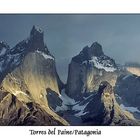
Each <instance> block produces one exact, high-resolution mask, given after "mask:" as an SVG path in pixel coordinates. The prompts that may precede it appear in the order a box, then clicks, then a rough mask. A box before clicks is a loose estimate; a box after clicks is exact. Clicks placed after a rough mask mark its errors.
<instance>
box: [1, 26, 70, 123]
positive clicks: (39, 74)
mask: <svg viewBox="0 0 140 140" xmlns="http://www.w3.org/2000/svg"><path fill="white" fill-rule="evenodd" d="M43 38H44V34H43V32H42V31H41V30H40V29H37V28H36V27H35V26H33V28H32V30H31V32H30V36H29V38H28V39H26V40H23V41H21V42H19V43H18V44H17V45H16V46H15V47H13V48H11V49H9V51H8V53H7V54H6V55H5V56H4V57H3V58H2V59H0V82H1V85H0V87H1V89H0V96H1V94H3V93H4V92H6V93H9V96H10V95H12V97H16V99H17V100H18V101H19V102H21V103H23V107H24V106H25V108H26V105H25V104H28V103H29V108H30V103H33V104H34V105H33V108H34V107H35V106H36V104H37V106H38V109H39V110H40V109H42V110H43V112H42V111H41V112H38V113H39V114H40V118H45V117H46V119H47V120H46V119H45V120H44V121H43V123H44V124H45V125H47V124H48V125H49V122H50V121H51V119H52V120H53V118H54V120H56V121H57V120H58V121H59V122H63V121H64V122H66V121H65V120H63V119H62V118H60V117H59V116H58V115H57V114H55V113H54V112H53V111H51V110H50V109H49V107H48V100H47V97H46V96H47V94H49V91H48V89H50V90H51V91H53V92H55V93H56V94H57V95H59V94H60V88H61V86H62V85H63V83H62V82H61V80H60V79H59V76H58V74H57V71H56V66H55V59H54V57H53V56H52V55H51V54H50V52H49V51H48V49H47V47H46V45H45V44H44V39H43ZM3 100H4V98H3V99H2V102H3ZM8 100H9V99H8ZM7 102H9V101H7ZM53 102H54V101H53ZM0 104H1V103H0ZM31 108H32V107H31ZM16 109H18V104H14V108H12V106H9V110H12V113H13V112H14V111H15V114H16V115H19V117H22V116H23V117H25V118H26V114H22V113H21V114H20V113H19V114H18V111H17V112H16ZM34 109H35V110H37V109H36V107H35V108H34ZM0 110H5V108H4V105H2V106H0ZM19 112H20V111H19ZM27 112H28V111H27ZM12 113H11V112H9V111H8V112H7V113H6V116H5V118H6V119H9V118H8V116H10V118H11V119H12V116H11V114H12ZM29 113H30V111H29ZM42 113H43V114H42ZM16 115H15V116H16ZM47 116H48V117H47ZM27 117H28V116H27ZM52 117H53V118H52ZM33 118H34V115H33ZM1 119H2V120H3V116H0V124H1ZM9 121H11V120H10V119H9ZM39 121H40V120H39ZM45 121H46V122H45ZM47 121H49V122H47ZM54 122H55V121H54ZM38 123H39V122H38ZM60 124H61V123H60ZM65 124H68V123H67V122H66V123H65ZM6 125H7V124H6ZM40 125H42V124H41V123H40ZM56 125H57V123H56Z"/></svg>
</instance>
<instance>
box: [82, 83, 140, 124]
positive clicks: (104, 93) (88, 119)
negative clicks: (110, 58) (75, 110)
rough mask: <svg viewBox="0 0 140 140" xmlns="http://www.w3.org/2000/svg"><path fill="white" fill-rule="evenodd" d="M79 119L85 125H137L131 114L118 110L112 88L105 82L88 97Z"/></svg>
mask: <svg viewBox="0 0 140 140" xmlns="http://www.w3.org/2000/svg"><path fill="white" fill-rule="evenodd" d="M84 104H85V103H84ZM81 118H82V120H83V122H84V123H85V124H86V125H139V122H138V121H136V120H135V119H134V117H133V115H132V114H130V113H129V112H127V111H125V110H122V109H121V108H120V106H119V104H118V103H117V102H116V99H115V96H114V92H113V88H112V86H111V85H110V84H109V83H108V82H106V81H105V82H102V83H101V84H100V86H99V89H98V92H97V93H96V94H95V95H93V96H92V98H91V97H90V100H89V101H88V104H86V106H85V108H84V111H83V114H82V116H81Z"/></svg>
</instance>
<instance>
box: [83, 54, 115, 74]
mask: <svg viewBox="0 0 140 140" xmlns="http://www.w3.org/2000/svg"><path fill="white" fill-rule="evenodd" d="M88 62H89V63H90V64H93V65H94V66H95V67H96V68H97V69H103V70H105V71H107V72H114V71H115V70H116V68H115V67H114V66H113V64H112V62H111V60H110V59H106V58H105V57H96V56H93V57H92V58H91V60H86V61H83V63H82V64H87V63H88Z"/></svg>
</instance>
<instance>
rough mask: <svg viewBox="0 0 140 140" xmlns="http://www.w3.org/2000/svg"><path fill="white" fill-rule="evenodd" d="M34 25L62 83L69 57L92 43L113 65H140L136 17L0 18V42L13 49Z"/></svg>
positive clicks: (139, 29)
mask: <svg viewBox="0 0 140 140" xmlns="http://www.w3.org/2000/svg"><path fill="white" fill-rule="evenodd" d="M33 25H37V26H39V27H40V28H41V29H42V30H43V31H44V40H45V43H46V44H47V47H48V49H49V50H50V52H51V54H53V55H54V56H55V58H56V65H57V71H58V73H59V75H60V78H61V79H62V80H63V81H64V82H65V81H66V79H67V73H68V64H69V63H70V61H71V58H72V57H73V56H75V55H77V54H78V53H79V52H80V51H81V50H82V49H83V47H85V46H87V45H88V46H91V45H92V43H93V42H95V41H97V42H98V43H100V44H101V45H102V48H103V51H104V53H105V54H106V55H108V56H110V57H112V58H113V59H115V61H116V63H119V64H123V63H125V62H128V61H131V62H138V63H140V15H138V14H137V15H105V14H104V15H103V14H100V15H99V14H96V15H95V14H89V15H87V14H80V15H76V14H73V15H64V14H63V15H62V14H61V15H60V14H53V15H52V14H49V15H47V14H42V15H39V14H34V15H20V14H19V15H0V41H5V42H7V44H8V45H9V46H11V47H13V46H15V45H16V44H17V43H18V42H20V41H22V40H23V39H26V38H27V37H28V36H29V33H30V30H31V28H32V26H33Z"/></svg>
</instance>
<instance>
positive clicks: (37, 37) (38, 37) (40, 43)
mask: <svg viewBox="0 0 140 140" xmlns="http://www.w3.org/2000/svg"><path fill="white" fill-rule="evenodd" d="M30 43H31V46H32V47H31V48H30V49H31V50H33V51H34V50H40V51H46V49H47V47H46V46H45V45H44V32H43V31H42V30H41V29H40V28H38V27H37V26H33V28H32V30H31V32H30Z"/></svg>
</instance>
